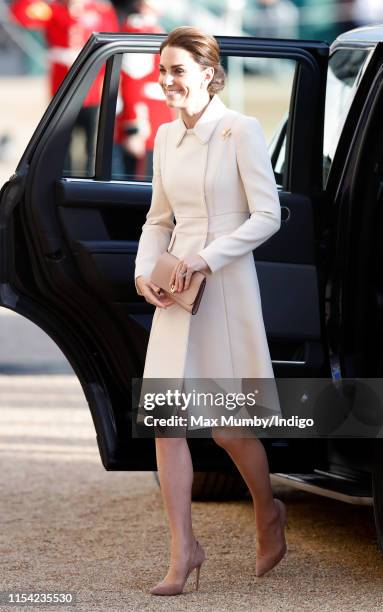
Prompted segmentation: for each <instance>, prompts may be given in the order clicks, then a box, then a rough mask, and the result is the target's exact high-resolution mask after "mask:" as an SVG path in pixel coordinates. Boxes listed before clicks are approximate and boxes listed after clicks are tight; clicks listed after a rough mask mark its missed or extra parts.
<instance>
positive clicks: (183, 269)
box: [170, 255, 211, 292]
mask: <svg viewBox="0 0 383 612" xmlns="http://www.w3.org/2000/svg"><path fill="white" fill-rule="evenodd" d="M193 272H204V273H205V274H207V273H209V272H211V270H210V268H209V266H208V265H207V263H206V261H205V260H204V259H203V258H202V257H200V256H199V255H188V256H187V257H184V258H183V259H180V261H179V262H178V264H177V265H176V266H175V268H174V270H173V273H172V276H171V279H170V284H171V285H173V284H174V285H175V290H176V291H177V292H181V291H184V290H185V289H188V288H189V285H190V279H191V277H192V274H193Z"/></svg>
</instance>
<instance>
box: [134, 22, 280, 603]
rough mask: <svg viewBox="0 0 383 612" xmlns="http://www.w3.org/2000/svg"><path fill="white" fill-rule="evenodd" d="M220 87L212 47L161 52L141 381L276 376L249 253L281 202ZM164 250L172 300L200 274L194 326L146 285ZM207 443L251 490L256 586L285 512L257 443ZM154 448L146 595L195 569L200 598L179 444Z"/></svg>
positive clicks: (141, 270) (269, 563)
mask: <svg viewBox="0 0 383 612" xmlns="http://www.w3.org/2000/svg"><path fill="white" fill-rule="evenodd" d="M224 81H225V73H224V71H223V68H222V66H221V65H220V55H219V46H218V43H217V41H216V40H215V38H214V37H212V36H210V35H207V34H205V33H203V32H201V31H200V30H199V29H197V28H193V27H187V26H185V27H180V28H176V29H175V30H173V31H172V32H170V33H169V34H168V36H167V38H166V39H165V40H164V41H163V43H162V45H161V47H160V74H159V83H160V85H161V87H162V89H163V91H164V94H165V96H166V103H167V105H168V106H170V107H172V108H175V109H178V110H179V118H178V119H177V120H175V121H172V122H170V123H166V124H163V125H161V126H160V128H159V129H158V131H157V134H156V140H155V147H154V159H153V195H152V202H151V207H150V210H149V212H148V215H147V217H146V222H145V224H144V226H143V228H142V235H141V237H140V242H139V246H138V252H137V259H136V270H135V282H136V288H137V292H138V294H139V295H142V296H144V298H145V299H146V301H147V302H149V303H150V304H153V305H154V306H156V307H157V308H156V311H155V313H154V316H153V322H152V328H151V333H150V339H149V344H148V349H147V354H146V361H145V370H144V375H143V376H144V379H146V378H157V379H182V378H185V379H188V378H198V379H202V378H203V379H206V378H208V377H211V378H215V379H217V378H219V379H237V378H244V379H248V378H256V377H257V378H258V377H259V378H262V377H263V378H272V377H273V370H272V365H271V359H270V354H269V350H268V345H267V340H266V333H265V328H264V323H263V318H262V310H261V301H260V295H259V286H258V281H257V275H256V270H255V266H254V260H253V254H252V251H253V249H254V248H256V247H257V246H259V245H260V244H261V243H263V242H265V241H266V240H267V239H268V238H269V237H270V236H271V235H272V234H274V233H275V232H276V231H277V230H278V229H279V227H280V204H279V198H278V192H277V188H276V184H275V180H274V174H273V170H272V167H271V162H270V158H269V156H268V152H267V148H266V143H265V141H264V138H263V133H262V130H261V127H260V124H259V122H258V120H257V119H255V118H253V117H247V116H245V115H242V114H240V113H237V112H234V111H231V110H229V109H228V108H226V106H225V105H224V104H223V102H222V101H221V100H220V98H219V97H218V95H217V92H219V91H220V90H222V89H223V87H224ZM249 211H250V217H249ZM173 215H174V216H175V218H176V224H174V222H173ZM166 250H168V251H169V252H172V253H173V254H174V255H176V256H177V257H178V258H179V259H180V261H179V263H178V264H177V266H176V267H175V269H174V271H173V279H172V280H174V283H175V285H176V290H177V291H183V290H185V289H187V288H188V287H189V284H190V278H191V276H192V274H193V273H194V272H196V271H201V272H203V273H205V274H207V277H208V278H207V283H206V289H205V293H204V295H203V298H202V301H201V305H200V308H199V310H198V313H197V314H196V315H194V316H191V315H190V314H189V313H188V312H187V311H186V310H184V309H183V308H181V307H180V306H178V305H177V304H175V303H173V301H172V300H171V298H168V297H165V296H164V295H161V292H160V290H159V287H157V286H156V285H155V284H154V283H153V282H151V280H150V274H151V271H152V270H153V267H154V265H155V263H156V261H157V259H158V257H159V256H160V254H161V253H163V252H164V251H166ZM212 435H213V438H214V440H215V441H216V442H217V443H218V444H219V445H220V446H222V447H223V448H224V449H225V450H226V451H227V452H228V454H229V455H230V457H231V458H232V460H233V461H234V462H235V464H236V466H237V467H238V469H239V471H240V473H241V474H242V476H243V478H244V480H245V481H246V483H247V485H248V487H249V490H250V492H251V495H252V499H253V503H254V511H255V524H256V534H257V546H256V575H257V576H261V575H263V574H265V573H266V572H267V571H269V570H270V569H271V568H272V567H274V566H275V565H276V564H277V563H278V562H279V561H280V560H281V559H282V557H283V556H284V554H285V552H286V541H285V536H284V526H285V523H286V509H285V506H284V504H283V502H282V501H280V500H277V499H273V494H272V488H271V483H270V476H269V468H268V462H267V456H266V453H265V450H264V447H263V445H262V443H261V442H260V440H258V439H257V438H255V437H250V438H238V437H234V436H231V435H230V434H228V432H227V431H226V428H218V427H217V428H213V429H212ZM155 442H156V457H157V466H158V473H159V480H160V485H161V491H162V496H163V500H164V505H165V509H166V512H167V515H168V520H169V525H170V532H171V558H170V567H169V570H168V572H167V574H166V576H165V578H164V579H163V580H162V581H161V582H160V583H158V584H157V585H156V586H155V587H153V588H152V589H151V593H152V594H155V595H175V594H179V593H182V591H183V588H184V585H185V582H186V580H187V577H188V576H189V574H190V572H191V571H192V570H193V569H197V583H196V588H198V578H199V570H200V567H201V564H202V563H203V561H204V559H205V554H204V551H203V548H202V546H201V545H200V544H199V542H198V541H197V540H196V539H195V537H194V535H193V529H192V521H191V487H192V480H193V467H192V461H191V456H190V451H189V447H188V444H187V440H186V438H184V437H181V438H179V437H178V438H165V437H159V438H156V441H155Z"/></svg>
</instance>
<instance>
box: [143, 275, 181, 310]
mask: <svg viewBox="0 0 383 612" xmlns="http://www.w3.org/2000/svg"><path fill="white" fill-rule="evenodd" d="M136 284H137V287H138V288H139V290H140V291H141V293H142V295H143V297H144V298H145V300H146V301H147V302H149V304H153V306H158V308H167V307H168V306H171V305H172V304H174V301H173V300H172V299H171V298H170V297H167V296H165V294H164V293H161V292H162V289H160V287H158V286H157V285H155V284H154V283H152V281H151V280H150V278H147V277H146V276H137V278H136Z"/></svg>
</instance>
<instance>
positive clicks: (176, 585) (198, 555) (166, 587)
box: [150, 540, 206, 595]
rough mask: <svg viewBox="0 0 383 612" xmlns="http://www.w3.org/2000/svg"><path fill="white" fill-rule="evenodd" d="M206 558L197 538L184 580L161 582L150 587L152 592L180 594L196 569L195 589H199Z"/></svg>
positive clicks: (154, 593)
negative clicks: (200, 574)
mask: <svg viewBox="0 0 383 612" xmlns="http://www.w3.org/2000/svg"><path fill="white" fill-rule="evenodd" d="M205 559H206V555H205V551H204V549H203V548H202V546H201V544H200V543H199V542H198V540H196V541H195V545H194V551H193V554H192V556H191V561H190V564H189V567H188V569H187V570H186V574H185V577H184V579H183V580H182V582H173V583H167V584H163V583H162V582H159V583H158V584H156V586H154V587H153V588H152V589H150V592H151V594H152V595H180V594H181V593H182V592H183V590H184V587H185V584H186V581H187V579H188V577H189V575H190V574H191V572H192V571H193V570H194V569H195V570H196V581H195V590H196V591H198V587H199V573H200V569H201V565H202V563H203V562H204V561H205Z"/></svg>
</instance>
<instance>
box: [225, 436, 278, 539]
mask: <svg viewBox="0 0 383 612" xmlns="http://www.w3.org/2000/svg"><path fill="white" fill-rule="evenodd" d="M231 431H232V430H231ZM213 439H214V440H215V441H216V442H217V444H219V446H222V447H223V448H224V449H225V450H226V452H227V453H228V454H229V456H230V457H231V459H232V460H233V461H234V463H235V465H236V466H237V468H238V471H239V472H240V474H241V475H242V477H243V479H244V481H245V482H246V484H247V486H248V487H249V491H250V493H251V497H252V499H253V504H254V513H255V525H256V532H257V534H258V536H260V539H261V537H262V533H264V532H265V530H267V528H268V527H269V526H270V525H271V524H272V523H273V522H275V521H276V519H277V518H278V516H279V513H278V510H277V508H276V506H275V503H274V501H273V491H272V487H271V482H270V472H269V464H268V461H267V455H266V451H265V449H264V447H263V444H262V442H261V441H260V440H258V438H255V437H251V438H249V437H246V438H245V437H244V438H238V437H234V436H233V434H232V433H230V429H225V428H214V429H213Z"/></svg>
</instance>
